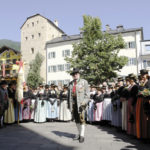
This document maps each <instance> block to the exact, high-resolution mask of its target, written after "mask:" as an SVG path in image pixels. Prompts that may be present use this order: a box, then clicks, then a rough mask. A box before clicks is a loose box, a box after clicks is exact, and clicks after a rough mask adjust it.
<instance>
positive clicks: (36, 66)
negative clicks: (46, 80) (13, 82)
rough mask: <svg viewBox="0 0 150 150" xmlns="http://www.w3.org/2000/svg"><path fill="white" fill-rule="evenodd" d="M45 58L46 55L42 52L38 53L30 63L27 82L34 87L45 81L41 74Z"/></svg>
mask: <svg viewBox="0 0 150 150" xmlns="http://www.w3.org/2000/svg"><path fill="white" fill-rule="evenodd" d="M43 60H44V57H43V56H42V55H41V54H40V53H37V54H36V56H35V59H34V60H33V61H32V62H31V63H30V69H29V73H28V77H27V84H28V85H29V86H30V87H32V88H34V87H38V86H39V84H41V83H42V82H43V78H42V77H41V76H40V71H41V69H40V68H41V65H42V62H43Z"/></svg>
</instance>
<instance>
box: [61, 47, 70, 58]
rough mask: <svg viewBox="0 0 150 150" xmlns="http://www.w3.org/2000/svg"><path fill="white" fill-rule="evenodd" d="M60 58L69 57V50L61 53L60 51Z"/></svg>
mask: <svg viewBox="0 0 150 150" xmlns="http://www.w3.org/2000/svg"><path fill="white" fill-rule="evenodd" d="M62 56H63V57H66V56H70V50H69V49H67V50H63V51H62Z"/></svg>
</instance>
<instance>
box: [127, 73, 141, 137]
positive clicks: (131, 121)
mask: <svg viewBox="0 0 150 150" xmlns="http://www.w3.org/2000/svg"><path fill="white" fill-rule="evenodd" d="M129 80H130V84H131V86H130V87H129V99H128V118H127V134H129V135H132V136H136V102H137V95H138V85H137V84H136V76H135V75H134V74H130V75H129Z"/></svg>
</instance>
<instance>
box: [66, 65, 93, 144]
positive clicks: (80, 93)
mask: <svg viewBox="0 0 150 150" xmlns="http://www.w3.org/2000/svg"><path fill="white" fill-rule="evenodd" d="M71 75H72V77H73V81H71V82H70V84H69V99H68V107H69V109H70V111H71V112H72V114H73V118H74V119H75V123H76V126H77V129H78V135H76V137H75V138H74V140H75V139H76V140H79V142H80V143H83V142H84V133H85V117H84V114H85V108H86V105H87V103H88V101H89V99H90V91H89V86H88V82H87V81H86V80H84V79H81V78H80V72H79V69H78V68H74V69H73V71H72V72H71Z"/></svg>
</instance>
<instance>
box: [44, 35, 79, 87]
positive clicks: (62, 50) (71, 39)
mask: <svg viewBox="0 0 150 150" xmlns="http://www.w3.org/2000/svg"><path fill="white" fill-rule="evenodd" d="M80 39H81V35H74V36H62V37H60V38H56V39H54V40H52V41H49V42H47V44H46V51H47V54H46V55H47V67H46V68H47V71H46V72H47V73H46V75H47V84H52V83H54V84H56V85H60V86H62V85H63V84H68V83H69V82H70V81H71V80H72V77H71V76H70V74H69V73H67V71H69V70H70V64H69V63H67V62H66V61H65V57H66V56H67V57H70V56H71V54H72V51H73V44H74V43H78V42H79V41H80Z"/></svg>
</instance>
